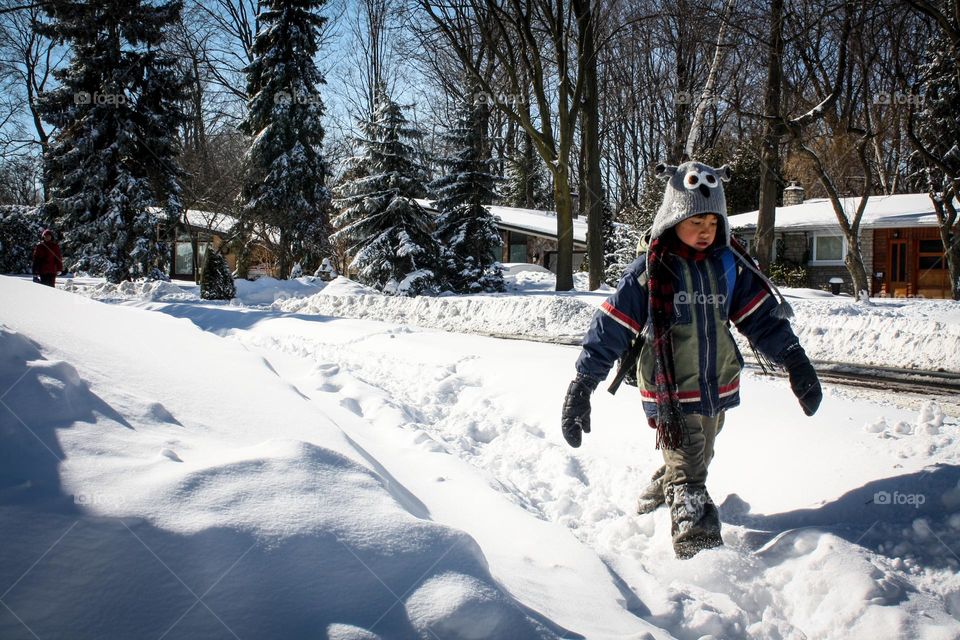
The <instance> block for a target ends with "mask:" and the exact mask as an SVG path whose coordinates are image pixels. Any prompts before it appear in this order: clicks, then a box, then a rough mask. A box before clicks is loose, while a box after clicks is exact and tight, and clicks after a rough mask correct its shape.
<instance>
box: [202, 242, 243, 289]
mask: <svg viewBox="0 0 960 640" xmlns="http://www.w3.org/2000/svg"><path fill="white" fill-rule="evenodd" d="M236 296H237V289H236V285H234V284H233V276H232V275H231V274H230V266H229V265H228V264H227V261H226V259H225V258H224V257H223V256H222V255H220V253H219V252H218V251H216V250H215V249H214V248H213V247H207V251H206V255H205V257H204V259H203V271H202V273H201V275H200V297H201V298H203V299H204V300H232V299H233V298H235V297H236Z"/></svg>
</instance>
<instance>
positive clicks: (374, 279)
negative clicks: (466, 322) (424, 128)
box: [331, 86, 439, 295]
mask: <svg viewBox="0 0 960 640" xmlns="http://www.w3.org/2000/svg"><path fill="white" fill-rule="evenodd" d="M361 128H362V131H363V134H364V137H363V138H362V139H361V140H360V141H359V142H360V146H361V155H359V156H358V157H356V158H355V159H354V163H355V164H357V165H360V166H359V167H356V166H355V167H354V169H355V170H354V171H352V173H353V175H355V176H357V177H356V178H355V179H353V180H349V181H346V182H344V183H343V184H342V185H341V186H340V187H339V188H338V189H337V196H338V197H337V199H336V200H335V201H334V206H336V207H337V208H338V209H339V210H340V213H339V215H338V216H337V217H336V218H335V219H334V220H333V225H334V227H335V228H336V229H337V231H336V233H334V234H333V236H332V237H331V239H332V240H334V241H335V242H338V241H343V242H344V243H345V244H346V246H347V250H348V252H349V253H350V254H351V255H352V256H353V261H352V262H351V264H350V266H351V267H352V268H354V269H356V270H357V273H358V277H359V279H360V281H361V282H363V283H364V284H366V285H368V286H371V287H375V288H377V289H379V290H381V291H384V292H385V293H392V294H400V295H418V294H421V293H428V292H432V291H434V290H435V289H436V275H435V273H436V268H437V261H438V254H439V249H438V247H437V244H436V241H435V240H434V238H433V235H432V233H433V220H432V219H431V217H430V214H428V213H427V212H426V211H425V210H424V209H423V208H422V207H421V206H420V205H419V204H417V203H416V201H415V200H414V198H422V197H423V196H424V195H425V189H424V186H423V177H424V176H423V174H424V172H423V169H422V167H421V166H420V164H419V163H417V162H416V161H415V159H414V158H415V153H414V150H413V148H412V146H411V145H410V144H408V143H407V142H406V141H407V140H411V139H414V138H416V137H417V136H419V135H421V134H420V132H419V131H417V130H416V129H415V128H413V127H411V126H410V125H409V124H408V122H407V120H406V118H404V116H403V112H402V110H401V108H400V106H399V105H398V104H397V103H396V102H394V101H393V100H391V99H390V98H389V97H388V96H387V94H386V91H385V89H384V88H383V87H382V86H381V87H378V89H377V100H376V110H375V112H374V113H373V115H372V117H371V118H370V120H368V121H366V122H363V123H361Z"/></svg>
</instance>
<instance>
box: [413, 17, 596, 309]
mask: <svg viewBox="0 0 960 640" xmlns="http://www.w3.org/2000/svg"><path fill="white" fill-rule="evenodd" d="M420 6H421V8H422V9H423V11H424V12H425V13H426V15H427V16H429V18H430V19H431V20H432V21H433V24H434V25H435V27H436V34H437V35H438V36H439V37H441V38H443V39H444V40H445V41H446V43H447V44H448V45H449V47H450V48H451V49H452V50H453V51H455V52H456V53H457V55H458V57H459V58H460V61H461V63H462V64H463V66H464V67H465V68H466V69H468V70H469V71H470V73H471V75H472V76H473V78H474V80H475V81H476V82H477V83H479V85H480V86H481V88H482V89H483V91H484V92H486V93H487V95H489V96H491V97H498V96H504V94H507V96H508V97H507V98H506V99H494V100H493V102H494V104H495V105H496V107H497V109H498V110H500V111H501V112H503V113H504V114H505V115H506V116H507V117H508V118H510V119H511V120H512V121H513V122H515V123H516V124H517V126H518V127H520V128H522V129H523V130H524V131H525V132H526V133H527V134H528V135H529V136H530V139H531V140H532V142H533V145H534V147H535V148H536V150H537V152H538V153H539V154H540V156H541V158H543V160H544V162H545V163H546V165H547V167H548V169H549V171H550V173H551V176H552V178H553V196H554V204H555V207H556V211H557V243H558V256H557V258H558V259H557V290H558V291H567V290H570V289H572V288H573V199H572V197H571V189H570V184H571V168H570V160H571V151H572V149H573V147H574V144H575V140H576V125H577V119H578V115H579V114H580V108H581V103H582V101H583V98H584V94H585V92H586V75H587V74H586V73H585V67H586V65H587V64H588V59H589V55H592V54H593V52H590V54H589V55H587V52H586V51H584V50H583V49H582V48H580V45H581V44H582V43H581V42H580V41H579V40H578V38H580V34H579V33H578V30H577V28H576V25H574V24H573V22H574V20H575V19H576V15H573V14H571V13H569V12H568V11H567V3H566V2H563V1H562V0H530V1H526V2H524V1H522V0H457V1H455V2H450V3H445V4H444V5H442V6H435V5H434V4H433V3H431V2H428V1H427V0H420ZM580 12H581V13H583V10H582V9H581V10H580ZM478 42H483V43H484V45H485V47H486V48H487V50H489V51H490V52H492V53H493V55H494V56H496V58H497V62H498V65H497V66H498V68H499V69H500V70H501V71H502V82H503V85H502V86H501V85H494V84H493V83H492V82H491V79H490V78H489V77H485V74H484V72H483V71H484V70H483V69H482V68H478V67H477V65H476V62H475V57H474V55H473V51H474V49H475V48H476V46H477V43H478ZM528 87H529V89H530V91H531V94H532V101H533V106H534V107H535V109H534V110H531V111H530V112H528V111H527V110H526V109H521V108H518V106H517V104H516V102H517V100H516V98H518V97H520V96H524V95H526V93H527V89H528ZM503 88H505V89H506V90H505V91H504V90H503Z"/></svg>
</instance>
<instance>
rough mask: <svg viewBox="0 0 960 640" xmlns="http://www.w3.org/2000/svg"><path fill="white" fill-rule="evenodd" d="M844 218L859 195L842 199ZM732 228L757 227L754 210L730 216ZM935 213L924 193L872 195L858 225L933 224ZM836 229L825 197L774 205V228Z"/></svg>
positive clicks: (851, 210) (835, 222) (917, 225)
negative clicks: (787, 204) (785, 205)
mask: <svg viewBox="0 0 960 640" xmlns="http://www.w3.org/2000/svg"><path fill="white" fill-rule="evenodd" d="M841 202H842V203H843V210H844V212H846V215H847V219H848V220H849V219H851V218H852V217H853V216H854V215H855V214H856V212H857V206H858V205H859V204H860V198H843V200H841ZM730 226H731V228H733V229H741V230H745V231H749V230H752V229H755V228H756V226H757V211H751V212H749V213H741V214H738V215H732V216H730ZM935 226H937V216H936V213H935V210H934V208H933V203H932V202H931V201H930V196H928V195H927V194H926V193H904V194H898V195H893V196H886V195H883V196H871V197H870V199H869V200H868V201H867V207H866V209H865V210H864V212H863V220H862V222H861V228H864V229H881V228H891V227H935ZM824 228H830V229H833V228H837V216H836V214H835V213H834V211H833V206H832V205H831V204H830V200H828V199H827V198H816V199H811V200H807V201H806V202H804V203H803V204H795V205H793V206H789V207H777V229H779V230H784V229H824Z"/></svg>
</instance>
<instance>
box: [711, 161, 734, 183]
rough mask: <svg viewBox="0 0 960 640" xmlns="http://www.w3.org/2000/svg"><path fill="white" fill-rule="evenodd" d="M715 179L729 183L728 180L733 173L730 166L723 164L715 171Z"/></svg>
mask: <svg viewBox="0 0 960 640" xmlns="http://www.w3.org/2000/svg"><path fill="white" fill-rule="evenodd" d="M715 171H716V173H717V177H718V178H720V179H721V180H723V181H724V182H730V178H732V177H733V171H731V170H730V165H728V164H725V165H723V166H722V167H720V168H719V169H715Z"/></svg>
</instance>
